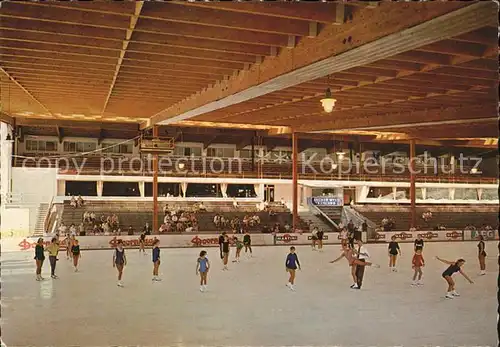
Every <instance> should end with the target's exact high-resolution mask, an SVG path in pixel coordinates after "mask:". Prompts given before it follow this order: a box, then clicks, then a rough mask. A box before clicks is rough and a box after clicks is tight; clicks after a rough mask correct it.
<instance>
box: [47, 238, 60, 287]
mask: <svg viewBox="0 0 500 347" xmlns="http://www.w3.org/2000/svg"><path fill="white" fill-rule="evenodd" d="M46 251H47V252H49V262H50V277H51V278H52V279H58V278H59V277H58V276H56V265H57V261H58V260H59V259H57V255H58V254H59V242H57V237H53V238H52V240H51V241H50V245H48V246H47V249H46Z"/></svg>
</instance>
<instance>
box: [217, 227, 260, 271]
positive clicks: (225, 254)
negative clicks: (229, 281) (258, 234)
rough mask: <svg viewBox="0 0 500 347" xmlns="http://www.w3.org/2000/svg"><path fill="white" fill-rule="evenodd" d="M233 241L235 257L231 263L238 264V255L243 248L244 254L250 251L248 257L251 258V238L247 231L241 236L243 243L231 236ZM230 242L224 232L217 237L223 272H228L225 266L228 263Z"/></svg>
mask: <svg viewBox="0 0 500 347" xmlns="http://www.w3.org/2000/svg"><path fill="white" fill-rule="evenodd" d="M233 241H234V243H235V245H236V255H235V259H234V260H233V262H238V263H239V262H240V255H241V250H242V249H243V247H244V248H245V253H247V252H248V251H250V256H252V238H251V236H250V234H249V233H248V231H247V232H245V236H243V242H241V241H240V240H239V239H238V238H237V237H236V236H233ZM230 242H231V240H230V238H229V235H228V234H227V233H226V232H223V233H222V234H221V235H220V236H219V252H220V257H221V259H222V264H223V265H224V267H223V268H222V270H223V271H226V270H229V269H228V267H227V264H228V262H229V252H230Z"/></svg>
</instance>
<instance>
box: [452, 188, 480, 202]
mask: <svg viewBox="0 0 500 347" xmlns="http://www.w3.org/2000/svg"><path fill="white" fill-rule="evenodd" d="M454 197H455V200H478V196H477V189H475V188H456V189H455V196H454Z"/></svg>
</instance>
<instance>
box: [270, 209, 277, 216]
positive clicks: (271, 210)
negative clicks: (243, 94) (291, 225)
mask: <svg viewBox="0 0 500 347" xmlns="http://www.w3.org/2000/svg"><path fill="white" fill-rule="evenodd" d="M274 216H276V212H274V210H273V209H272V208H270V209H269V217H274Z"/></svg>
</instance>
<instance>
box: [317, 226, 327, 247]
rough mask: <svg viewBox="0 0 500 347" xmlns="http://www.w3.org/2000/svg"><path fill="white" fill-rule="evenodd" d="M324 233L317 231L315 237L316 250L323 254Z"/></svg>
mask: <svg viewBox="0 0 500 347" xmlns="http://www.w3.org/2000/svg"><path fill="white" fill-rule="evenodd" d="M324 235H325V232H324V231H323V230H318V232H317V234H316V236H317V237H318V250H319V251H320V252H323V237H324Z"/></svg>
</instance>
